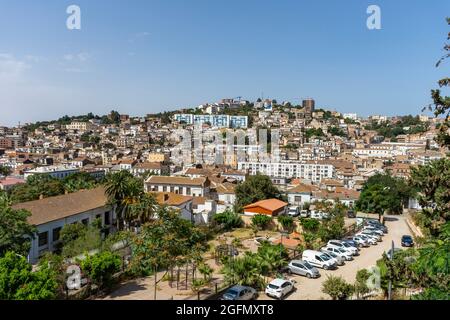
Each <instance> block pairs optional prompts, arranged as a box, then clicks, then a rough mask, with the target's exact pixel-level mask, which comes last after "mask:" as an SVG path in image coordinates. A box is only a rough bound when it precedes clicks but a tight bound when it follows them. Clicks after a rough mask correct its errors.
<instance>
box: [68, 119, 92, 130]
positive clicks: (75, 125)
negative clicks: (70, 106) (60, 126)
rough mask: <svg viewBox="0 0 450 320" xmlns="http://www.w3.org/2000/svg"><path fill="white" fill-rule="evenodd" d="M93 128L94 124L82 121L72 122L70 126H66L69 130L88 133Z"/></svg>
mask: <svg viewBox="0 0 450 320" xmlns="http://www.w3.org/2000/svg"><path fill="white" fill-rule="evenodd" d="M91 128H92V123H90V122H82V121H72V122H71V123H70V124H68V125H66V129H67V130H77V131H88V130H91Z"/></svg>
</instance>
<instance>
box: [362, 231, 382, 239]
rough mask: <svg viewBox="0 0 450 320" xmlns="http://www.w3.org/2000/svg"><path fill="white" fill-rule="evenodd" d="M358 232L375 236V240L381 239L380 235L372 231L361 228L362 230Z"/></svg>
mask: <svg viewBox="0 0 450 320" xmlns="http://www.w3.org/2000/svg"><path fill="white" fill-rule="evenodd" d="M360 234H363V235H365V236H368V237H372V238H375V239H376V240H377V241H381V236H380V235H378V234H376V233H373V232H372V231H369V230H363V231H361V232H360Z"/></svg>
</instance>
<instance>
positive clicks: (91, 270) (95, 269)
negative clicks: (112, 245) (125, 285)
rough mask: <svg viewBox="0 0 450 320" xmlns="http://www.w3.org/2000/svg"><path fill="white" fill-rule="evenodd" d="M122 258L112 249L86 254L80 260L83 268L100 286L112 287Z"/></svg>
mask: <svg viewBox="0 0 450 320" xmlns="http://www.w3.org/2000/svg"><path fill="white" fill-rule="evenodd" d="M121 263H122V260H121V258H120V257H119V256H118V255H117V254H115V253H112V252H110V251H104V252H100V253H96V254H94V255H86V257H85V258H84V259H83V260H82V261H81V262H80V265H81V269H82V270H83V271H84V272H85V273H86V274H87V275H88V277H89V279H91V280H92V282H93V283H95V284H96V285H97V286H99V287H110V286H111V284H112V277H113V275H114V274H116V273H117V272H119V271H120V266H121Z"/></svg>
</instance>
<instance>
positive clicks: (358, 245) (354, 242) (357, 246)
mask: <svg viewBox="0 0 450 320" xmlns="http://www.w3.org/2000/svg"><path fill="white" fill-rule="evenodd" d="M341 241H342V242H345V243H348V244H349V245H351V246H352V247H355V248H356V249H358V251H360V250H361V249H360V247H361V245H360V244H359V243H358V242H356V241H354V240H353V239H352V238H345V239H342V240H341Z"/></svg>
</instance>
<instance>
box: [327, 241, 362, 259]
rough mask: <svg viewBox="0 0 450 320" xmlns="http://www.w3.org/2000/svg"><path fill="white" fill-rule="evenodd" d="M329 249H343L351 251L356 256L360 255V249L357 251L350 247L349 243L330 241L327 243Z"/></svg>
mask: <svg viewBox="0 0 450 320" xmlns="http://www.w3.org/2000/svg"><path fill="white" fill-rule="evenodd" d="M327 247H332V248H342V249H345V250H347V251H349V252H350V253H351V254H352V255H354V256H357V255H359V253H358V249H356V248H355V247H353V246H352V245H350V244H348V243H345V242H344V241H340V240H330V241H328V243H327Z"/></svg>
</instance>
